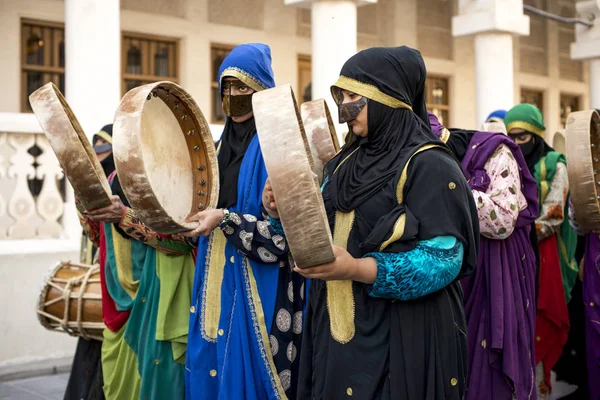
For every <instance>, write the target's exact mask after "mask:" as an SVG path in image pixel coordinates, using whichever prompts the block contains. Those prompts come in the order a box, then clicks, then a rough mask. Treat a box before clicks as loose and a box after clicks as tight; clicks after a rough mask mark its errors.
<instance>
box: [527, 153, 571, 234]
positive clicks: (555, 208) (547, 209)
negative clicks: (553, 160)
mask: <svg viewBox="0 0 600 400" xmlns="http://www.w3.org/2000/svg"><path fill="white" fill-rule="evenodd" d="M568 194H569V177H568V175H567V166H566V165H565V164H563V163H560V162H559V163H558V164H557V165H556V173H555V174H554V178H553V179H552V183H551V184H550V191H549V192H548V195H547V196H546V199H545V200H544V203H543V204H542V205H541V210H540V216H539V217H538V218H537V219H536V221H535V227H536V231H537V235H538V238H539V239H540V240H543V239H545V238H547V237H548V236H551V235H554V234H557V233H560V227H561V225H562V223H563V222H564V220H565V206H566V203H567V197H568Z"/></svg>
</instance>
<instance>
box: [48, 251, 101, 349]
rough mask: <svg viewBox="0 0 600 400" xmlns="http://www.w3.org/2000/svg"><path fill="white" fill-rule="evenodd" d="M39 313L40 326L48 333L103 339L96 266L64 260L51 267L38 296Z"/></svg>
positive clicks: (98, 270)
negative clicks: (48, 331)
mask: <svg viewBox="0 0 600 400" xmlns="http://www.w3.org/2000/svg"><path fill="white" fill-rule="evenodd" d="M88 273H89V276H88V278H87V279H85V275H86V274H88ZM80 297H81V299H80ZM67 302H68V310H65V307H66V306H67ZM80 307H81V309H80ZM65 311H66V313H65ZM80 313H81V320H79V318H80ZM38 314H39V315H38V317H39V320H40V322H41V324H42V325H43V326H44V327H45V328H47V329H49V330H53V331H63V332H67V333H70V334H71V335H74V336H83V337H90V338H94V339H97V340H102V332H103V330H104V322H103V320H102V289H101V286H100V269H99V267H98V265H87V264H78V263H71V262H69V261H67V262H61V263H59V264H58V265H57V266H56V267H54V268H53V269H52V270H51V272H50V273H49V275H48V277H47V278H46V280H45V282H44V286H43V288H42V291H41V293H40V297H39V302H38ZM65 317H66V318H65Z"/></svg>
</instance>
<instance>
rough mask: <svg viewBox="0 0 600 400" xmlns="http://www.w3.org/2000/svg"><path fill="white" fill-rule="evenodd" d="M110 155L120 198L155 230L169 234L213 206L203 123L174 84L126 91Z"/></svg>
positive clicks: (212, 170)
mask: <svg viewBox="0 0 600 400" xmlns="http://www.w3.org/2000/svg"><path fill="white" fill-rule="evenodd" d="M113 132H114V138H113V142H114V150H113V151H114V157H115V165H116V168H117V175H118V177H119V180H120V182H121V186H122V187H123V192H124V193H125V197H127V200H128V201H129V203H130V204H131V206H132V207H133V209H134V210H135V211H136V215H137V216H138V217H139V218H140V219H141V220H142V221H143V222H144V223H145V224H146V225H147V226H149V227H150V228H152V229H153V230H154V231H156V232H158V233H162V234H174V233H180V232H185V231H189V230H191V229H194V228H196V227H197V223H187V222H185V220H186V218H188V217H189V216H191V215H194V214H196V213H197V212H199V211H202V210H205V209H207V208H214V207H216V205H217V200H218V196H219V171H218V168H219V167H218V163H217V156H216V151H215V148H214V142H213V139H212V136H211V133H210V129H209V126H208V123H207V122H206V120H205V119H204V116H203V115H202V112H201V111H200V108H199V107H198V105H197V104H196V102H195V101H194V100H193V99H192V97H191V96H190V95H189V94H188V93H187V92H186V91H185V90H183V89H182V88H181V87H179V86H178V85H176V84H175V83H173V82H156V83H152V84H148V85H144V86H140V87H137V88H135V89H132V90H130V91H129V92H127V94H126V95H125V96H124V97H123V99H122V100H121V103H120V105H119V108H118V109H117V112H116V115H115V121H114V125H113Z"/></svg>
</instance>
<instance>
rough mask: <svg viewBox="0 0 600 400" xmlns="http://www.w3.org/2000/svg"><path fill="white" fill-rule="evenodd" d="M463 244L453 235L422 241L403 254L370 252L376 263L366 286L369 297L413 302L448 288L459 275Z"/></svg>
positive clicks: (368, 255)
mask: <svg viewBox="0 0 600 400" xmlns="http://www.w3.org/2000/svg"><path fill="white" fill-rule="evenodd" d="M463 255H464V248H463V244H462V243H461V242H459V241H458V240H457V239H456V238H454V237H452V236H438V237H435V238H433V239H429V240H423V241H420V242H419V243H418V244H417V247H415V248H414V249H413V250H410V251H407V252H402V253H369V254H367V255H366V256H365V257H373V258H374V259H375V260H376V261H377V279H376V280H375V283H373V285H369V295H370V296H372V297H378V298H385V299H394V300H404V301H406V300H414V299H416V298H419V297H422V296H425V295H428V294H430V293H434V292H437V291H438V290H440V289H442V288H444V287H445V286H447V285H449V284H450V283H451V282H452V281H453V280H454V279H456V277H457V276H458V273H459V272H460V268H461V266H462V261H463Z"/></svg>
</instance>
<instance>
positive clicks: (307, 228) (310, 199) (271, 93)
mask: <svg viewBox="0 0 600 400" xmlns="http://www.w3.org/2000/svg"><path fill="white" fill-rule="evenodd" d="M252 107H253V110H254V118H255V120H256V130H257V132H258V139H259V141H260V146H261V149H262V153H263V158H264V160H265V164H266V167H267V171H268V173H269V179H270V181H271V185H272V187H273V192H274V194H275V197H276V199H277V206H278V211H279V216H280V217H281V223H282V225H283V227H284V229H285V233H286V239H287V241H288V244H289V246H290V250H291V252H292V255H293V257H294V261H295V263H296V265H297V266H298V267H300V268H306V267H311V266H314V265H320V264H325V263H328V262H331V261H333V260H334V259H335V256H334V254H333V249H332V242H331V232H330V230H329V223H328V222H327V216H326V213H325V206H324V204H323V198H322V197H321V191H320V190H319V184H318V182H317V179H316V176H315V175H314V173H313V168H314V165H313V160H312V156H311V152H310V146H309V143H308V140H307V137H306V134H305V132H304V127H303V125H302V121H301V120H300V115H299V114H300V113H299V112H298V106H297V104H296V99H295V98H294V94H293V91H292V88H291V87H290V86H289V85H283V86H278V87H276V88H273V89H267V90H264V91H261V92H257V93H255V94H254V95H253V96H252Z"/></svg>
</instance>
